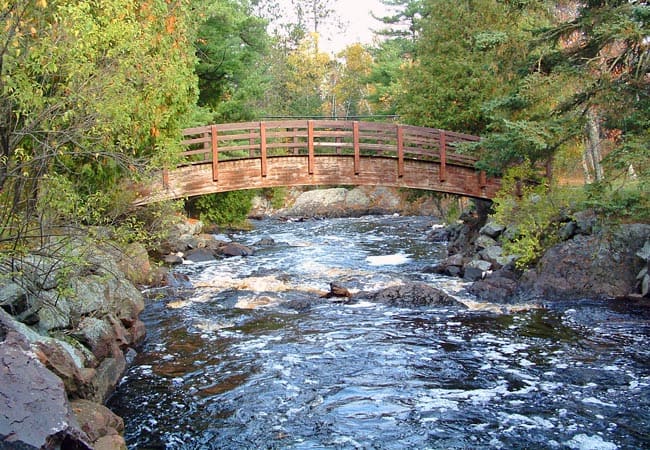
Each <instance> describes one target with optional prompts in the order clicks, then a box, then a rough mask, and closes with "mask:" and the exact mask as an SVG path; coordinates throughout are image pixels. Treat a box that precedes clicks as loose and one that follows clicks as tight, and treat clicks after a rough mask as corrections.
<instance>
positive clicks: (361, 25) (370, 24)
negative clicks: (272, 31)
mask: <svg viewBox="0 0 650 450" xmlns="http://www.w3.org/2000/svg"><path fill="white" fill-rule="evenodd" d="M280 3H281V4H284V5H283V8H286V12H287V16H286V17H287V18H289V17H290V11H291V7H290V4H291V2H290V0H280ZM332 6H333V8H334V10H335V11H336V14H337V16H338V19H339V20H341V21H342V22H343V30H341V29H339V28H336V27H332V26H327V27H322V28H321V29H320V30H319V33H320V35H321V40H320V48H321V50H323V51H326V52H329V53H338V52H339V51H341V50H343V49H344V48H345V47H346V46H348V45H350V44H354V43H356V42H361V43H363V44H370V43H371V42H372V39H373V33H372V29H378V28H381V23H380V22H378V21H376V20H375V19H374V18H373V17H372V15H371V14H370V13H371V11H372V12H374V13H375V14H376V15H378V16H383V15H387V14H388V7H387V6H385V5H383V4H382V3H381V1H380V0H334V1H333V5H332Z"/></svg>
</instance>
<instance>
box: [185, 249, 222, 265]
mask: <svg viewBox="0 0 650 450" xmlns="http://www.w3.org/2000/svg"><path fill="white" fill-rule="evenodd" d="M185 259H186V260H187V261H190V262H193V263H202V262H210V261H214V260H215V256H214V252H213V251H212V250H209V249H207V248H197V249H194V250H190V251H188V252H186V253H185Z"/></svg>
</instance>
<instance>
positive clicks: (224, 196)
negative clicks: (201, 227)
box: [194, 190, 255, 227]
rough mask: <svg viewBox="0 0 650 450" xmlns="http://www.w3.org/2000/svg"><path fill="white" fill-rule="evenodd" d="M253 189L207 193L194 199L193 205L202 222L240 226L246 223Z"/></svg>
mask: <svg viewBox="0 0 650 450" xmlns="http://www.w3.org/2000/svg"><path fill="white" fill-rule="evenodd" d="M254 196H255V191H253V190H248V191H232V192H223V193H218V194H208V195H204V196H202V197H199V198H197V199H196V201H195V203H194V205H195V206H196V209H197V210H198V212H199V218H200V219H201V221H202V222H204V223H212V224H215V225H220V226H227V227H241V226H243V225H244V224H245V223H246V219H247V217H248V213H249V212H250V210H251V207H252V201H253V197H254Z"/></svg>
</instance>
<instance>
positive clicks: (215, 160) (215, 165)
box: [210, 125, 219, 181]
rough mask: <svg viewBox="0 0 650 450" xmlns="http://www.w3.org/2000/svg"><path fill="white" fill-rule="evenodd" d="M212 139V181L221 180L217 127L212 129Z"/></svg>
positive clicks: (213, 126) (214, 126)
mask: <svg viewBox="0 0 650 450" xmlns="http://www.w3.org/2000/svg"><path fill="white" fill-rule="evenodd" d="M210 137H211V140H210V142H211V144H212V181H218V180H219V144H218V135H217V126H216V125H212V126H211V127H210Z"/></svg>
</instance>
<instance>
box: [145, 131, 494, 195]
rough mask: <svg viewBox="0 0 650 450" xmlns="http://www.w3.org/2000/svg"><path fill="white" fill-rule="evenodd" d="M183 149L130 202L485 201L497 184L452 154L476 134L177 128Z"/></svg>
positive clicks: (470, 161)
mask: <svg viewBox="0 0 650 450" xmlns="http://www.w3.org/2000/svg"><path fill="white" fill-rule="evenodd" d="M184 137H185V140H184V141H183V145H184V146H185V148H186V150H185V151H184V152H183V153H182V155H181V160H180V163H179V164H178V166H177V167H176V168H175V169H171V170H164V171H163V172H162V174H161V178H160V182H156V183H154V184H153V185H151V186H150V187H149V188H147V189H148V190H147V191H146V192H142V193H141V197H140V198H139V199H138V200H137V201H136V204H146V203H151V202H156V201H160V200H171V199H176V198H182V197H191V196H197V195H203V194H209V193H214V192H227V191H234V190H243V189H257V188H268V187H278V186H299V185H312V186H320V185H323V186H325V185H381V186H394V187H405V188H415V189H426V190H431V191H438V192H446V193H450V194H458V195H462V196H467V197H474V198H483V199H491V198H493V197H494V195H495V193H496V191H497V190H498V188H499V186H500V181H499V180H498V179H488V178H487V177H486V176H485V173H484V172H480V171H477V170H476V169H475V168H474V164H475V162H476V160H475V159H474V158H471V157H469V156H467V155H462V154H459V153H457V152H455V150H456V148H457V146H458V144H460V143H463V142H476V141H478V140H479V138H478V137H476V136H470V135H466V134H460V133H454V132H451V131H444V130H438V129H434V128H423V127H415V126H408V125H397V124H391V123H371V122H357V121H339V120H287V121H272V122H271V121H270V122H248V123H232V124H219V125H208V126H204V127H197V128H189V129H186V130H184Z"/></svg>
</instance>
